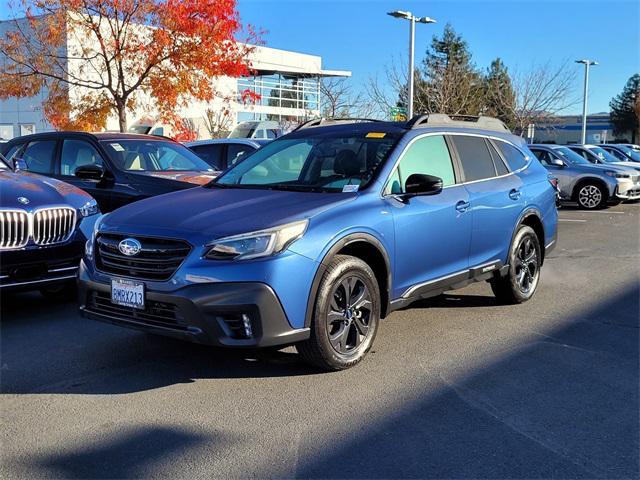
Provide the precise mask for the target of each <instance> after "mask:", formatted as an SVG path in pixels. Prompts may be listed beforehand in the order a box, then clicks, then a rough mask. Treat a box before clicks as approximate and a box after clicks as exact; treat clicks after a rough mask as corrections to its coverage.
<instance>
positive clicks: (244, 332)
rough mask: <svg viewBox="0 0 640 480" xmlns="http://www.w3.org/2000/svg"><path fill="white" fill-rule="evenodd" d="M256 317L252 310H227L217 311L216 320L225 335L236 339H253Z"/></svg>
mask: <svg viewBox="0 0 640 480" xmlns="http://www.w3.org/2000/svg"><path fill="white" fill-rule="evenodd" d="M254 318H255V316H254V315H252V314H251V313H250V312H228V313H227V312H225V313H221V312H220V313H217V314H216V320H217V321H218V324H219V325H220V327H222V330H223V331H224V333H225V335H226V336H227V337H229V338H232V339H234V340H251V339H253V338H255V333H254V323H253V319H254Z"/></svg>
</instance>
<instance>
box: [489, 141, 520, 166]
mask: <svg viewBox="0 0 640 480" xmlns="http://www.w3.org/2000/svg"><path fill="white" fill-rule="evenodd" d="M496 144H497V146H498V148H499V149H500V151H501V152H502V156H503V157H504V158H505V160H506V161H507V164H509V168H511V171H512V172H514V171H516V170H520V169H521V168H523V167H525V166H526V165H527V158H526V157H525V156H524V154H523V153H522V152H521V151H520V150H518V149H517V148H516V147H514V146H513V145H510V144H508V143H507V142H499V141H498V142H496Z"/></svg>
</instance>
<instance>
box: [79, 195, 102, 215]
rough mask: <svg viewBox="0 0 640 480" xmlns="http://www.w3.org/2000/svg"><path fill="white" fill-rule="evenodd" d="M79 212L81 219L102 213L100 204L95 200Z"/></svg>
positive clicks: (82, 207) (86, 204)
mask: <svg viewBox="0 0 640 480" xmlns="http://www.w3.org/2000/svg"><path fill="white" fill-rule="evenodd" d="M78 211H79V212H80V216H81V217H90V216H91V215H95V214H97V213H100V208H98V202H96V201H95V200H94V199H93V198H92V199H91V200H89V201H88V202H87V203H85V204H84V205H83V206H81V207H80V208H79V209H78Z"/></svg>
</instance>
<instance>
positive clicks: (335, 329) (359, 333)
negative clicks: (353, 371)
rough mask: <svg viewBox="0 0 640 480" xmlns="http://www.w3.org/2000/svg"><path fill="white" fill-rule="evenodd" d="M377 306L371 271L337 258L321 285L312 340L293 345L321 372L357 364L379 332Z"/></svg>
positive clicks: (343, 257)
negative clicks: (321, 370)
mask: <svg viewBox="0 0 640 480" xmlns="http://www.w3.org/2000/svg"><path fill="white" fill-rule="evenodd" d="M380 302H381V301H380V289H379V286H378V282H377V280H376V277H375V274H374V273H373V271H372V270H371V267H369V265H367V264H366V263H365V262H364V261H362V260H360V259H359V258H356V257H351V256H346V255H336V256H335V257H334V258H333V259H332V260H331V261H330V262H329V265H328V266H327V269H326V271H325V272H324V275H323V277H322V280H321V281H320V286H319V288H318V293H317V295H316V302H315V307H314V312H313V318H312V320H311V336H310V338H309V339H308V340H305V341H304V342H301V343H298V344H297V345H296V348H297V350H298V352H299V353H300V355H301V356H302V358H303V360H304V361H305V362H307V363H309V364H311V365H313V366H316V367H319V368H321V369H323V370H344V369H346V368H349V367H352V366H354V365H356V364H357V363H359V362H360V361H361V360H362V359H363V358H364V357H365V355H366V354H367V352H368V351H369V349H370V348H371V345H372V344H373V340H374V339H375V336H376V333H377V331H378V324H379V322H380V311H381V308H380Z"/></svg>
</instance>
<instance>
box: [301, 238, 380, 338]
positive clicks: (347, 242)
mask: <svg viewBox="0 0 640 480" xmlns="http://www.w3.org/2000/svg"><path fill="white" fill-rule="evenodd" d="M335 255H350V256H353V257H356V258H359V259H361V260H362V261H364V262H365V263H366V264H367V265H369V266H370V267H371V270H373V273H374V275H375V277H376V280H377V281H378V287H379V290H380V304H381V305H380V316H381V318H384V317H385V316H386V315H387V312H388V310H389V292H390V291H391V262H390V260H389V255H388V253H387V251H386V249H385V248H384V246H383V245H382V243H380V241H379V240H378V239H377V238H375V237H374V236H373V235H370V234H367V233H353V234H350V235H347V236H346V237H343V238H341V239H340V240H338V241H337V242H335V243H334V245H333V246H332V247H331V248H330V249H329V251H328V252H327V253H326V255H325V256H324V258H323V259H322V262H321V263H320V266H319V267H318V270H317V272H316V274H315V276H314V278H313V283H312V284H311V291H310V292H309V299H308V301H307V312H306V316H305V327H309V326H310V325H311V319H312V318H313V311H314V309H315V306H316V295H317V293H318V288H319V286H320V281H321V280H322V277H323V275H324V272H325V271H326V265H327V263H328V262H329V261H330V260H331V258H333V257H334V256H335Z"/></svg>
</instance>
